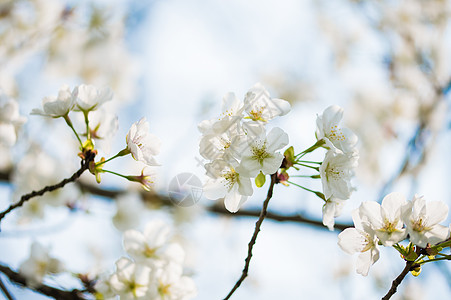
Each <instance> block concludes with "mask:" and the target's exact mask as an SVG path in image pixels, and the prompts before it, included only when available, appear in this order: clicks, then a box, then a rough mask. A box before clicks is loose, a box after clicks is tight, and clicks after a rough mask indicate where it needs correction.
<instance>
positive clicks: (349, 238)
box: [338, 207, 379, 276]
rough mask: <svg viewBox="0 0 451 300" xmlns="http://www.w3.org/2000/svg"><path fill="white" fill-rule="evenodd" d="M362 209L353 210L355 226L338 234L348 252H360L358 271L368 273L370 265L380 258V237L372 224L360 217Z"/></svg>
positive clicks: (341, 246)
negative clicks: (378, 237) (378, 246)
mask: <svg viewBox="0 0 451 300" xmlns="http://www.w3.org/2000/svg"><path fill="white" fill-rule="evenodd" d="M360 209H361V207H360V208H359V209H355V210H354V211H353V212H352V220H353V221H354V226H355V227H353V228H346V229H345V230H343V231H342V232H341V233H340V234H339V235H338V246H340V248H341V249H342V250H343V251H345V252H346V253H348V254H351V255H352V254H354V253H360V254H359V256H358V258H357V263H356V271H357V273H358V274H361V275H363V276H366V275H368V272H369V270H370V267H371V266H372V265H373V264H374V263H375V262H376V261H377V260H378V259H379V250H378V249H377V243H378V239H377V237H376V235H375V232H374V230H373V229H372V228H371V226H370V225H369V224H368V223H366V222H364V221H362V219H361V218H360V216H359V214H360Z"/></svg>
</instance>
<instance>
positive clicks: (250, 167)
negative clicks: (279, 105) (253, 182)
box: [240, 127, 288, 177]
mask: <svg viewBox="0 0 451 300" xmlns="http://www.w3.org/2000/svg"><path fill="white" fill-rule="evenodd" d="M286 145H288V135H287V134H286V133H285V132H284V131H283V130H282V129H281V128H279V127H275V128H273V129H272V130H271V131H270V132H269V133H268V135H266V131H262V132H261V133H260V134H259V135H258V136H256V137H254V136H252V135H248V147H247V148H246V150H245V151H244V153H243V155H242V159H241V163H240V166H241V168H242V170H243V172H244V174H246V175H248V176H249V177H255V176H257V174H258V173H259V172H260V171H262V172H263V174H265V175H268V174H273V173H275V172H277V170H278V169H279V168H280V165H281V164H282V160H283V157H284V156H283V154H281V153H279V152H276V151H277V150H280V149H282V148H283V147H285V146H286Z"/></svg>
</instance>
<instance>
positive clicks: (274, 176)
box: [224, 173, 277, 300]
mask: <svg viewBox="0 0 451 300" xmlns="http://www.w3.org/2000/svg"><path fill="white" fill-rule="evenodd" d="M276 180H277V173H275V174H272V175H271V183H270V185H269V189H268V194H267V196H266V200H265V201H264V202H263V208H262V211H261V212H260V217H259V218H258V220H257V223H255V230H254V234H253V235H252V238H251V241H250V242H249V245H248V251H247V257H246V260H245V264H244V269H243V272H242V274H241V277H240V279H238V281H237V282H236V283H235V286H234V287H233V288H232V290H231V291H230V292H229V294H227V296H226V297H225V298H224V300H227V299H230V297H231V296H232V295H233V293H234V292H235V291H236V290H237V289H238V288H239V287H240V285H241V283H242V282H243V281H244V279H245V278H246V276H247V273H248V271H249V265H250V263H251V258H252V249H253V248H254V245H255V242H256V241H257V236H258V233H259V232H260V227H261V225H262V223H263V220H264V219H265V217H266V214H267V209H268V204H269V200H270V199H271V197H272V192H273V189H274V185H275V184H276Z"/></svg>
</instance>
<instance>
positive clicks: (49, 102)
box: [31, 85, 75, 118]
mask: <svg viewBox="0 0 451 300" xmlns="http://www.w3.org/2000/svg"><path fill="white" fill-rule="evenodd" d="M74 106H75V97H74V96H73V94H72V92H71V91H70V88H69V86H68V85H63V86H62V87H61V88H60V90H59V92H58V96H56V97H55V96H49V97H44V99H42V109H40V108H33V110H32V111H31V114H32V115H41V116H45V117H52V118H59V117H63V116H66V115H67V114H68V113H69V112H70V111H71V110H72V109H73V108H74Z"/></svg>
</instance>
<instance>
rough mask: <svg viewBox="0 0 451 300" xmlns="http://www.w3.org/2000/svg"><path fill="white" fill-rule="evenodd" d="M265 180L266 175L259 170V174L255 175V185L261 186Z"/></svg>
mask: <svg viewBox="0 0 451 300" xmlns="http://www.w3.org/2000/svg"><path fill="white" fill-rule="evenodd" d="M265 182H266V176H265V175H264V174H263V173H262V172H261V171H260V174H258V175H257V177H255V185H257V187H262V186H263V185H264V184H265Z"/></svg>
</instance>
